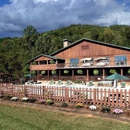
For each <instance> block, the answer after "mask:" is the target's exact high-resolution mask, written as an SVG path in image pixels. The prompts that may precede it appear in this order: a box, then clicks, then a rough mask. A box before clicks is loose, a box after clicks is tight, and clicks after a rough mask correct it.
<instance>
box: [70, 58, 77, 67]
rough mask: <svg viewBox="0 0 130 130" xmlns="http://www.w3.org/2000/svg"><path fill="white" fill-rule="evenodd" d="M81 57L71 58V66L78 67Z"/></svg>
mask: <svg viewBox="0 0 130 130" xmlns="http://www.w3.org/2000/svg"><path fill="white" fill-rule="evenodd" d="M78 63H79V59H78V58H76V59H70V66H71V67H78Z"/></svg>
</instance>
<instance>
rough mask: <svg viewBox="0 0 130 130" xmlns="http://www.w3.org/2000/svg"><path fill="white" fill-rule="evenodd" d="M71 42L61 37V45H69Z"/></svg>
mask: <svg viewBox="0 0 130 130" xmlns="http://www.w3.org/2000/svg"><path fill="white" fill-rule="evenodd" d="M70 44H71V43H70V41H69V40H68V39H63V47H67V46H69V45H70Z"/></svg>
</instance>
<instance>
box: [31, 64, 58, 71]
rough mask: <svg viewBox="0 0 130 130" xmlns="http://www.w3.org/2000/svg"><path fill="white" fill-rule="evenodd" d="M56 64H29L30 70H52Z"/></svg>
mask: <svg viewBox="0 0 130 130" xmlns="http://www.w3.org/2000/svg"><path fill="white" fill-rule="evenodd" d="M56 67H57V64H44V65H30V70H54V69H56Z"/></svg>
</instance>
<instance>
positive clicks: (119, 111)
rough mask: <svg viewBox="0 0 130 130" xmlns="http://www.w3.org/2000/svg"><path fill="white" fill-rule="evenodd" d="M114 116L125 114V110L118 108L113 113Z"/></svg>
mask: <svg viewBox="0 0 130 130" xmlns="http://www.w3.org/2000/svg"><path fill="white" fill-rule="evenodd" d="M113 113H114V114H122V113H123V110H122V109H119V108H116V109H115V110H114V111H113Z"/></svg>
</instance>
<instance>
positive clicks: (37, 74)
mask: <svg viewBox="0 0 130 130" xmlns="http://www.w3.org/2000/svg"><path fill="white" fill-rule="evenodd" d="M38 79H39V70H37V79H36V80H38Z"/></svg>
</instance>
